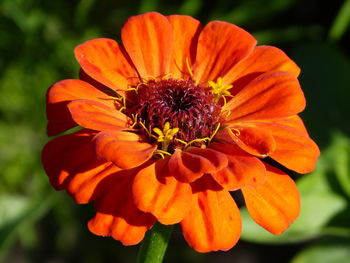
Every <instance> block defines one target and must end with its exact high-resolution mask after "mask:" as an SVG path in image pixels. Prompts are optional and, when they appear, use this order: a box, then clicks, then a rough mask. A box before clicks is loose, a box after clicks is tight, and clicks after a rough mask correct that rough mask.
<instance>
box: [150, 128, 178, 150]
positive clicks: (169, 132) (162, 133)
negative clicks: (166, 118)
mask: <svg viewBox="0 0 350 263" xmlns="http://www.w3.org/2000/svg"><path fill="white" fill-rule="evenodd" d="M178 131H179V128H170V123H169V122H166V123H165V124H164V127H163V130H161V129H159V128H154V129H153V132H155V133H156V134H157V135H158V136H153V137H155V138H156V139H157V141H158V142H161V143H162V150H164V151H166V150H167V149H168V146H169V144H170V143H171V142H172V140H173V139H174V135H175V134H176V133H177V132H178Z"/></svg>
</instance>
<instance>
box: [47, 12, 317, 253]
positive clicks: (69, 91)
mask: <svg viewBox="0 0 350 263" xmlns="http://www.w3.org/2000/svg"><path fill="white" fill-rule="evenodd" d="M121 37H122V44H121V43H117V42H116V41H114V40H112V39H105V38H101V39H93V40H90V41H87V42H85V43H83V44H81V45H79V46H78V47H76V49H75V56H76V59H77V61H78V62H79V64H80V66H81V74H80V80H77V79H68V80H62V81H60V82H57V83H56V84H54V85H53V86H52V87H51V88H50V89H49V91H48V94H47V118H48V134H49V135H50V136H51V135H56V134H59V133H61V132H64V131H67V130H69V129H71V128H73V127H75V126H80V127H82V129H80V130H79V131H77V132H73V133H70V134H67V135H63V136H60V137H57V138H55V139H53V140H51V141H50V142H49V143H48V144H47V145H46V146H45V148H44V150H43V154H42V160H43V165H44V168H45V170H46V172H47V174H48V176H49V178H50V182H51V183H52V185H53V186H54V187H55V188H56V189H57V190H61V189H66V190H67V191H68V193H69V194H71V195H72V196H73V198H74V199H75V200H76V202H78V203H87V202H94V204H95V209H96V215H95V217H94V218H92V219H91V220H90V221H89V224H88V227H89V229H90V231H91V232H93V233H95V234H97V235H103V236H112V237H113V238H115V239H117V240H120V241H121V242H122V243H123V244H125V245H132V244H137V243H139V242H140V241H141V240H142V239H143V237H144V234H145V232H146V231H147V230H148V229H150V228H151V227H152V225H153V224H154V223H155V222H156V221H159V222H160V223H162V224H166V225H167V224H177V223H180V224H181V227H182V231H183V234H184V237H185V239H186V241H187V242H188V243H189V245H190V246H192V247H193V248H194V249H195V250H197V251H200V252H208V251H215V250H227V249H230V248H231V247H232V246H234V245H235V243H236V242H237V241H238V239H239V236H240V232H241V219H240V214H239V209H238V208H237V205H236V203H235V201H234V200H233V198H232V197H231V195H230V191H236V190H241V191H242V193H243V196H244V199H245V202H246V205H247V208H248V211H249V213H250V215H251V216H252V218H253V219H254V220H255V221H256V222H257V223H258V224H259V225H261V226H262V227H264V228H266V229H267V230H268V231H270V232H272V233H274V234H280V233H282V232H283V231H285V230H286V229H287V228H288V226H289V225H290V224H291V223H292V222H293V221H294V220H295V219H296V218H297V216H298V214H299V195H298V191H297V188H296V185H295V183H294V182H293V180H292V179H290V178H289V176H288V175H287V174H286V173H284V172H283V171H281V170H279V169H278V168H275V167H273V166H271V165H270V164H268V163H271V162H269V160H271V159H273V160H275V161H277V162H279V163H280V164H281V165H283V166H285V167H286V168H288V169H290V170H293V171H296V172H299V173H307V172H310V171H312V170H313V169H314V166H315V162H316V160H317V157H318V156H319V150H318V147H317V146H316V144H315V143H314V142H313V141H312V140H311V139H310V137H309V136H308V133H307V131H306V129H305V127H304V125H303V122H302V120H301V119H300V118H299V117H298V115H297V114H298V113H300V112H301V111H302V110H303V109H304V107H305V99H304V95H303V92H302V90H301V89H300V86H299V83H298V80H297V76H298V74H299V71H300V70H299V68H298V66H297V65H296V64H295V63H294V62H293V61H292V60H291V59H289V58H288V57H287V55H286V54H284V53H283V52H282V51H281V50H279V49H277V48H275V47H271V46H256V40H255V39H254V37H253V36H251V35H250V34H249V33H248V32H246V31H244V30H243V29H241V28H239V27H237V26H235V25H232V24H229V23H225V22H220V21H213V22H210V23H208V24H207V25H205V26H204V27H203V26H202V25H201V24H200V23H199V22H198V21H197V20H195V19H193V18H191V17H189V16H182V15H172V16H167V17H166V16H163V15H161V14H158V13H154V12H152V13H146V14H143V15H139V16H134V17H131V18H129V19H128V20H127V21H126V23H125V24H124V26H123V28H122V33H121Z"/></svg>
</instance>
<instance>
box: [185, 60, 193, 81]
mask: <svg viewBox="0 0 350 263" xmlns="http://www.w3.org/2000/svg"><path fill="white" fill-rule="evenodd" d="M186 67H187V70H188V74H190V76H191V78H192V77H193V72H192V69H191V66H190V60H189V59H188V58H186Z"/></svg>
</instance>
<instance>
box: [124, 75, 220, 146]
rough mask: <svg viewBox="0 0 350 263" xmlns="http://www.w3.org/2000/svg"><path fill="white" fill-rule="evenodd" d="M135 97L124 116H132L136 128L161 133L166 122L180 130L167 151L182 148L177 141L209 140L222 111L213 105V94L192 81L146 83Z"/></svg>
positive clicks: (141, 85)
mask: <svg viewBox="0 0 350 263" xmlns="http://www.w3.org/2000/svg"><path fill="white" fill-rule="evenodd" d="M135 93H136V95H135V96H136V98H135V99H133V101H134V103H133V105H131V107H127V108H128V110H127V113H128V114H129V115H132V116H134V119H135V121H136V122H137V123H138V124H137V128H142V129H145V128H146V129H147V130H148V131H150V132H151V131H152V130H153V129H154V128H159V129H160V130H162V129H163V128H164V125H165V123H167V122H169V124H170V127H171V128H179V131H178V132H177V133H176V134H175V136H174V140H173V142H172V143H171V144H172V145H171V147H170V148H171V149H170V151H172V150H174V149H175V148H176V147H178V146H180V145H181V146H183V144H181V143H180V142H179V141H178V140H176V139H180V140H182V141H185V142H191V141H193V140H195V139H201V138H206V137H210V136H211V134H212V133H213V132H214V131H215V129H216V127H217V125H218V123H219V119H220V117H219V116H220V114H219V113H220V110H221V107H220V105H218V104H216V103H214V97H213V95H212V92H211V91H210V90H209V89H208V88H205V87H202V86H200V85H196V84H195V83H194V82H193V81H192V80H176V79H171V78H170V79H165V80H149V81H147V82H145V83H141V84H139V85H138V86H137V89H136V91H135ZM135 116H136V118H135ZM140 122H141V123H142V124H143V125H140ZM194 145H196V143H195V144H194ZM197 146H198V143H197Z"/></svg>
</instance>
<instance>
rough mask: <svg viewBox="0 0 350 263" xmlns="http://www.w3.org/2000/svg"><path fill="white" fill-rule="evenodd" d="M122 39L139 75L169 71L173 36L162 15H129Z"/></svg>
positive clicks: (155, 74) (145, 75) (152, 74)
mask: <svg viewBox="0 0 350 263" xmlns="http://www.w3.org/2000/svg"><path fill="white" fill-rule="evenodd" d="M122 40H123V44H124V46H125V49H126V51H127V52H128V54H129V56H130V57H131V59H132V61H133V62H134V65H135V66H136V68H137V70H138V72H139V74H140V75H141V77H143V78H145V77H148V76H153V77H159V76H163V75H165V74H168V73H169V68H170V62H171V57H172V54H171V53H172V50H173V35H172V27H171V25H170V23H169V21H168V19H167V18H166V17H165V16H163V15H161V14H159V13H155V12H151V13H146V14H143V15H138V16H133V17H131V18H129V19H128V20H127V21H126V23H125V24H124V26H123V28H122Z"/></svg>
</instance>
